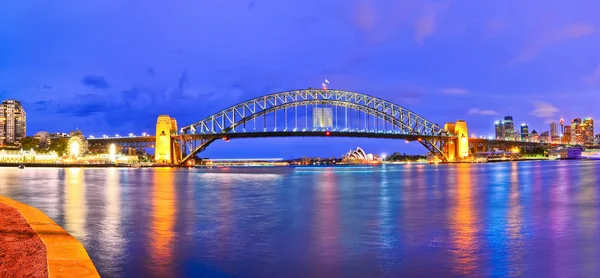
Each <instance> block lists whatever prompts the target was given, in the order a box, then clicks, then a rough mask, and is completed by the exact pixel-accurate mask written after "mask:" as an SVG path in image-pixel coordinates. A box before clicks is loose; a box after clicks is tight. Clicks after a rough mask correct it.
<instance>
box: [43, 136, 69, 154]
mask: <svg viewBox="0 0 600 278" xmlns="http://www.w3.org/2000/svg"><path fill="white" fill-rule="evenodd" d="M68 145H69V138H66V137H62V138H57V139H54V140H52V142H50V147H49V148H48V149H49V150H50V151H54V152H56V153H57V154H58V155H59V156H63V155H64V154H65V153H66V152H67V147H68Z"/></svg>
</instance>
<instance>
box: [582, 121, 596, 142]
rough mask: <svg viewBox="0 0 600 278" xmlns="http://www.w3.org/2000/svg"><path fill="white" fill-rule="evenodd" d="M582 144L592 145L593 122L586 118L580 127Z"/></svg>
mask: <svg viewBox="0 0 600 278" xmlns="http://www.w3.org/2000/svg"><path fill="white" fill-rule="evenodd" d="M580 130H581V140H582V142H583V144H594V120H593V119H592V118H586V119H585V120H583V123H581V125H580Z"/></svg>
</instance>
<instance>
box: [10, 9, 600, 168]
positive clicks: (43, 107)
mask: <svg viewBox="0 0 600 278" xmlns="http://www.w3.org/2000/svg"><path fill="white" fill-rule="evenodd" d="M599 9H600V3H598V2H597V1H593V0H573V1H520V0H519V1H517V0H505V1H456V0H455V1H450V0H441V1H428V0H397V1H391V0H389V1H388V0H379V1H369V0H344V1H341V0H286V1H280V0H253V1H246V0H244V1H242V0H223V1H201V0H196V1H191V0H181V1H116V0H103V1H92V0H90V1H62V0H57V1H29V0H21V1H4V2H3V3H0V97H1V98H15V99H18V100H21V101H22V102H23V104H24V105H25V108H26V111H27V113H28V114H27V115H28V133H29V134H33V133H35V132H36V131H38V130H48V131H69V130H71V129H74V128H75V126H76V125H77V126H79V127H80V129H82V131H83V132H84V133H86V134H95V135H101V134H102V133H113V134H114V133H122V134H124V133H129V132H136V133H141V132H143V131H147V132H151V131H153V127H154V124H155V121H156V117H157V115H158V114H169V115H171V116H173V117H175V118H177V120H178V122H179V124H180V125H187V124H191V123H192V122H194V121H196V120H200V119H202V118H204V117H206V116H208V115H210V114H212V113H214V112H216V111H218V110H220V109H222V108H225V107H227V106H229V105H232V104H235V103H237V102H239V101H242V100H245V99H248V98H251V97H255V96H260V95H264V94H267V93H273V92H278V91H285V90H289V89H298V88H306V87H309V86H313V87H318V86H319V85H320V83H321V81H322V80H323V79H325V78H327V79H328V80H330V81H331V86H330V87H333V88H337V89H346V90H350V91H358V92H363V93H367V94H370V95H375V96H378V97H381V98H384V99H387V100H390V101H393V102H395V103H397V104H400V105H403V106H405V107H407V108H409V109H411V110H413V111H415V112H417V113H419V114H421V115H422V116H424V117H425V118H427V119H430V120H432V121H434V122H440V123H443V122H446V121H455V120H457V119H465V120H467V122H468V125H469V128H470V131H471V132H472V133H476V134H482V135H489V134H492V132H493V122H494V120H495V119H499V118H501V117H503V116H504V115H508V114H510V115H512V116H513V117H514V118H515V121H516V122H517V123H521V122H527V123H529V124H530V126H531V128H532V129H536V130H538V131H539V129H540V127H541V128H542V129H544V130H547V129H548V128H547V127H546V126H548V124H547V123H548V122H549V121H552V120H556V121H558V119H559V118H560V117H561V116H563V117H565V118H566V119H570V118H573V117H594V118H595V119H598V118H600V117H599V116H600V112H599V109H598V108H599V105H598V104H597V103H598V102H597V101H596V100H597V99H596V98H597V96H598V93H597V91H598V88H599V87H600V55H599V54H600V37H599V31H600V30H599V28H600V17H598V16H597V11H598V10H599ZM359 145H360V146H362V147H363V148H364V149H366V150H367V151H368V152H373V153H380V152H392V151H401V152H402V151H406V152H410V153H422V152H424V150H425V149H424V148H422V147H420V146H419V145H417V144H416V143H415V144H409V145H406V144H404V143H403V142H400V143H399V142H396V141H393V140H368V139H365V140H356V139H331V138H323V139H314V140H313V139H311V140H306V139H303V138H298V139H285V140H282V139H244V140H238V141H235V140H232V141H231V142H230V143H217V144H215V145H214V146H211V148H209V150H207V153H206V155H208V156H221V157H248V156H268V157H272V156H274V157H294V156H301V155H304V154H305V155H323V156H331V155H341V154H342V153H343V152H346V151H347V150H348V149H349V148H354V147H356V146H359ZM248 146H252V147H251V148H248Z"/></svg>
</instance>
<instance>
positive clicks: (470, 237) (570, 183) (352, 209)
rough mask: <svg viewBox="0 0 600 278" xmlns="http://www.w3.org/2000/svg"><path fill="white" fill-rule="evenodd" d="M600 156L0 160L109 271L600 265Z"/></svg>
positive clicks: (538, 271)
mask: <svg viewBox="0 0 600 278" xmlns="http://www.w3.org/2000/svg"><path fill="white" fill-rule="evenodd" d="M599 168H600V162H596V161H530V162H507V163H490V164H456V165H384V166H365V167H360V166H357V167H333V168H332V167H298V168H292V167H289V168H288V167H281V168H280V167H271V168H268V167H265V168H237V169H235V168H229V169H116V168H110V169H93V168H85V169H78V168H68V169H56V168H36V169H32V168H27V169H22V170H20V169H17V167H14V168H1V169H0V176H1V177H2V178H1V179H0V195H5V196H8V197H12V198H14V199H17V200H19V201H21V202H25V203H27V204H30V205H33V206H36V207H38V208H40V209H42V210H43V211H44V212H45V213H46V214H47V215H48V216H50V217H51V218H52V219H54V220H55V221H56V222H57V223H58V224H60V225H61V226H63V227H64V228H65V229H66V230H67V231H68V232H70V233H71V234H72V235H73V236H75V237H76V238H77V239H79V240H80V241H81V242H82V243H83V244H84V246H85V247H86V248H87V250H88V252H89V254H90V256H91V258H92V260H93V261H94V263H95V264H96V267H97V268H98V270H99V271H100V273H101V275H102V276H103V277H170V276H178V277H233V276H235V277H374V276H385V277H411V276H413V277H440V276H526V277H532V276H536V277H594V276H595V277H598V276H599V275H600V240H599V237H598V235H599V234H600V225H599V224H598V222H599V220H600V201H599V194H600V193H599V187H600V181H599V180H598V174H599V173H600V170H599Z"/></svg>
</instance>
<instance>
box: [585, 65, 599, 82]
mask: <svg viewBox="0 0 600 278" xmlns="http://www.w3.org/2000/svg"><path fill="white" fill-rule="evenodd" d="M598 81H600V65H598V66H596V69H594V71H593V72H592V73H591V74H590V75H588V76H586V77H585V82H586V83H588V84H589V85H596V84H598Z"/></svg>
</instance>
